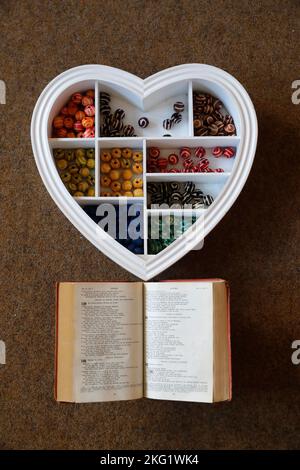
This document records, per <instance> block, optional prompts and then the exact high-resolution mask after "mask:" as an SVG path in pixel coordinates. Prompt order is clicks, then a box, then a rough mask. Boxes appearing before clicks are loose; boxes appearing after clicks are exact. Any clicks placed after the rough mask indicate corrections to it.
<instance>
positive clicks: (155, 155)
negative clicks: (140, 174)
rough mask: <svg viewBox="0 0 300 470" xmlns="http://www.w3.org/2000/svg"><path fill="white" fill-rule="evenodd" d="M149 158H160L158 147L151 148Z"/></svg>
mask: <svg viewBox="0 0 300 470" xmlns="http://www.w3.org/2000/svg"><path fill="white" fill-rule="evenodd" d="M149 156H150V157H151V158H158V157H159V156H160V150H159V148H158V147H150V149H149Z"/></svg>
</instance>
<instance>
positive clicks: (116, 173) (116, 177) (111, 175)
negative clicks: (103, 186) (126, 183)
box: [109, 170, 121, 181]
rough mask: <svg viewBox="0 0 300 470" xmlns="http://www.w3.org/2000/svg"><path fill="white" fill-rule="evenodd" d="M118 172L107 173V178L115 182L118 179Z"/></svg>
mask: <svg viewBox="0 0 300 470" xmlns="http://www.w3.org/2000/svg"><path fill="white" fill-rule="evenodd" d="M120 176H121V175H120V171H119V170H111V171H110V173H109V177H110V178H111V180H112V181H117V180H119V179H120Z"/></svg>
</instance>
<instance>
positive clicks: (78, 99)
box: [72, 93, 82, 104]
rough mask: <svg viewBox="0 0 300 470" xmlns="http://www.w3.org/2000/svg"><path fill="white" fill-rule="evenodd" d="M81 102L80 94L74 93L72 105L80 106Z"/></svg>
mask: <svg viewBox="0 0 300 470" xmlns="http://www.w3.org/2000/svg"><path fill="white" fill-rule="evenodd" d="M81 100H82V94H81V93H74V95H72V101H73V103H76V104H80V103H81Z"/></svg>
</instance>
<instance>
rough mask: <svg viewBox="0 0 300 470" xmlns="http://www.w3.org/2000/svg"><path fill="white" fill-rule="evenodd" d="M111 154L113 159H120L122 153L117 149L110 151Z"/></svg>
mask: <svg viewBox="0 0 300 470" xmlns="http://www.w3.org/2000/svg"><path fill="white" fill-rule="evenodd" d="M111 154H112V157H113V158H121V155H122V151H121V149H119V148H115V149H112V151H111Z"/></svg>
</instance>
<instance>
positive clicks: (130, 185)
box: [122, 180, 132, 191]
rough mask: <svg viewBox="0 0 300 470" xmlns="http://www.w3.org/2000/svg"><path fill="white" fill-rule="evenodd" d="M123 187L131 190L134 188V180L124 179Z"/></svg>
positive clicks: (125, 189)
mask: <svg viewBox="0 0 300 470" xmlns="http://www.w3.org/2000/svg"><path fill="white" fill-rule="evenodd" d="M122 189H123V190H124V191H130V190H131V189H132V182H131V181H129V180H126V181H123V183H122Z"/></svg>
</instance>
